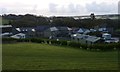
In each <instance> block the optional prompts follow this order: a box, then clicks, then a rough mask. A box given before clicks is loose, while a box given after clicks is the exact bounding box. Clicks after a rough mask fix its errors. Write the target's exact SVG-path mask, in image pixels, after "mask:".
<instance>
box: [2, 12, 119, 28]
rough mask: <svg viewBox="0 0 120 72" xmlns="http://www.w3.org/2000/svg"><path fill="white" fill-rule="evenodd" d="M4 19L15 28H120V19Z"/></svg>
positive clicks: (21, 17)
mask: <svg viewBox="0 0 120 72" xmlns="http://www.w3.org/2000/svg"><path fill="white" fill-rule="evenodd" d="M2 18H3V19H5V20H8V21H9V22H8V24H10V25H12V26H15V27H33V26H40V25H50V26H68V27H84V28H93V27H94V26H97V25H101V24H107V26H108V27H114V28H120V24H119V22H120V20H119V19H114V20H111V19H94V20H91V19H89V18H88V19H77V20H76V19H74V18H73V17H45V16H36V15H32V14H26V15H15V14H9V15H2Z"/></svg>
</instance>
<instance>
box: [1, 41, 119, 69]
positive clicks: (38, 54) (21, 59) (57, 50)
mask: <svg viewBox="0 0 120 72" xmlns="http://www.w3.org/2000/svg"><path fill="white" fill-rule="evenodd" d="M117 60H118V59H117V51H109V52H92V51H87V50H81V49H74V48H68V47H60V46H52V45H47V44H37V43H17V44H3V70H56V69H61V70H68V69H69V70H72V69H80V70H117V69H118V61H117Z"/></svg>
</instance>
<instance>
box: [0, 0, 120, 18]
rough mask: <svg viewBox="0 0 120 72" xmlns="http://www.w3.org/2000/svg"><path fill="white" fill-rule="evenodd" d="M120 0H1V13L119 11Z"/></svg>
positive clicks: (65, 14) (71, 13) (55, 13)
mask: <svg viewBox="0 0 120 72" xmlns="http://www.w3.org/2000/svg"><path fill="white" fill-rule="evenodd" d="M118 2H119V0H0V14H9V13H12V14H27V13H29V14H35V15H44V16H76V15H77V16H78V15H90V13H95V14H116V13H118Z"/></svg>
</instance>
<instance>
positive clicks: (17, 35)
mask: <svg viewBox="0 0 120 72" xmlns="http://www.w3.org/2000/svg"><path fill="white" fill-rule="evenodd" d="M23 36H25V34H24V33H18V34H16V35H13V36H11V37H12V38H17V39H19V38H23Z"/></svg>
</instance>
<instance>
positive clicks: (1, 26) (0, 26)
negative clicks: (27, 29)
mask: <svg viewBox="0 0 120 72" xmlns="http://www.w3.org/2000/svg"><path fill="white" fill-rule="evenodd" d="M7 27H12V25H0V28H7Z"/></svg>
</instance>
